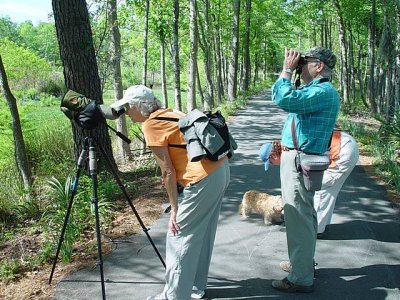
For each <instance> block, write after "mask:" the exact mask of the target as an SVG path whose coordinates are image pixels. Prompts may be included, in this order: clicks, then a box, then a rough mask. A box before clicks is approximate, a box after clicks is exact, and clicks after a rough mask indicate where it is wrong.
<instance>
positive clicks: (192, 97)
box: [187, 0, 198, 112]
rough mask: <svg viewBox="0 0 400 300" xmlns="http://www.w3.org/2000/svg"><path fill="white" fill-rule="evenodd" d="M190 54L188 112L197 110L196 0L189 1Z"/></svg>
mask: <svg viewBox="0 0 400 300" xmlns="http://www.w3.org/2000/svg"><path fill="white" fill-rule="evenodd" d="M189 6H190V9H189V27H190V50H189V51H190V53H189V76H188V93H187V111H188V112H189V111H192V110H193V109H195V108H196V77H197V76H196V75H197V47H198V46H197V17H196V0H190V1H189Z"/></svg>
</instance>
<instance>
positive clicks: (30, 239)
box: [0, 117, 400, 300]
mask: <svg viewBox="0 0 400 300" xmlns="http://www.w3.org/2000/svg"><path fill="white" fill-rule="evenodd" d="M355 121H357V122H364V123H366V122H367V123H370V124H369V125H371V126H376V124H374V121H370V119H369V120H368V119H365V120H364V119H363V118H361V119H360V117H358V118H357V120H355ZM360 163H361V165H362V166H363V167H364V169H365V170H366V172H368V174H369V175H370V176H372V177H374V178H375V179H376V180H377V181H378V182H380V183H381V184H382V185H385V183H384V182H383V180H382V178H380V177H379V176H382V175H381V174H377V173H376V172H375V171H374V167H373V165H372V164H373V157H371V156H369V155H367V154H366V153H365V151H364V150H363V149H361V150H360ZM127 169H129V166H128V168H127ZM121 171H122V172H124V171H125V170H121ZM123 181H124V182H125V183H129V182H135V183H136V184H137V185H138V186H139V190H138V192H137V194H136V195H135V196H132V199H133V204H134V206H135V208H136V210H137V211H138V213H139V215H140V217H141V219H142V220H143V222H144V224H145V225H146V227H147V226H150V225H151V224H152V223H154V221H155V220H157V218H159V217H160V215H161V214H162V213H163V211H162V204H163V203H166V202H167V199H168V198H167V194H166V192H165V190H164V188H163V187H162V185H161V181H160V180H159V178H157V177H155V176H154V174H146V175H143V174H140V175H139V176H138V175H136V176H134V175H129V174H125V175H124V178H123ZM387 191H388V195H389V197H390V199H391V200H392V201H393V202H395V203H397V204H399V205H400V196H399V194H398V193H396V191H395V190H394V189H390V187H387ZM118 201H121V202H124V203H125V205H121V206H120V207H121V208H120V209H119V210H118V211H117V212H116V217H115V219H114V220H113V222H112V225H111V226H110V228H109V229H108V230H107V232H106V233H104V234H103V237H102V240H103V241H104V246H103V253H105V254H106V253H110V252H111V251H112V250H113V245H115V243H113V241H115V240H116V239H123V237H125V236H129V235H132V234H136V233H138V232H140V231H141V227H140V225H139V223H138V221H137V219H136V218H135V216H134V214H133V212H132V210H131V208H130V207H129V206H128V204H126V201H125V199H124V198H123V197H122V196H121V199H119V200H118ZM40 241H41V235H40V234H39V233H36V234H35V233H33V234H29V235H24V236H18V237H17V238H16V239H15V240H13V241H10V242H7V243H5V244H3V245H0V259H7V258H11V257H16V256H18V257H20V259H22V260H23V259H24V258H26V257H28V256H29V255H33V254H34V253H35V252H36V251H37V250H38V247H39V245H40ZM90 243H92V244H94V245H95V239H94V238H93V237H92V238H91V239H88V240H86V241H85V242H83V243H81V244H79V245H76V247H75V249H74V255H73V261H72V262H71V263H69V264H63V263H61V262H58V263H57V267H56V270H55V273H54V277H53V281H52V283H51V284H48V280H49V275H50V272H51V267H52V265H51V264H46V265H43V266H41V267H40V268H39V269H38V270H34V271H31V272H27V273H25V274H24V276H23V277H22V278H20V279H18V280H16V281H13V282H8V283H6V282H0V299H4V300H8V299H10V300H11V299H12V300H19V299H21V300H22V299H49V298H50V297H51V295H52V293H53V291H54V288H55V286H56V285H57V283H58V282H59V281H60V280H61V279H62V278H64V277H65V276H66V275H68V274H69V273H71V272H73V271H76V270H78V269H80V268H84V267H87V266H93V265H94V264H95V262H96V256H97V255H96V251H97V249H96V247H95V246H94V247H92V248H93V251H92V252H91V253H85V252H83V251H82V249H84V248H85V246H87V244H90Z"/></svg>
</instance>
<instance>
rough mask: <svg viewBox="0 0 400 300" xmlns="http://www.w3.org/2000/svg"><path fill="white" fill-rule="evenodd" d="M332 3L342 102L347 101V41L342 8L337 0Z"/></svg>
mask: <svg viewBox="0 0 400 300" xmlns="http://www.w3.org/2000/svg"><path fill="white" fill-rule="evenodd" d="M333 5H334V6H335V8H336V11H337V14H338V21H339V23H338V24H339V43H340V62H341V64H340V66H341V69H340V71H341V72H340V75H341V76H340V79H341V82H340V83H341V92H342V97H343V101H344V103H346V104H348V102H349V72H348V66H347V64H348V61H347V58H348V57H347V42H346V32H345V24H344V20H343V15H342V9H341V7H340V3H339V0H334V1H333Z"/></svg>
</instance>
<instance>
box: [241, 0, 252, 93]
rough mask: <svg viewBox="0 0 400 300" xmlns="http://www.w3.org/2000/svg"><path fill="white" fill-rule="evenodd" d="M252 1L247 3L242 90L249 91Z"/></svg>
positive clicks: (249, 0)
mask: <svg viewBox="0 0 400 300" xmlns="http://www.w3.org/2000/svg"><path fill="white" fill-rule="evenodd" d="M250 20H251V0H246V2H245V31H244V41H243V83H242V90H243V91H247V90H248V89H249V83H250V66H251V63H250V22H251V21H250Z"/></svg>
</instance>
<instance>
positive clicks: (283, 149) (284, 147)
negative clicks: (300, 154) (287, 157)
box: [282, 146, 295, 151]
mask: <svg viewBox="0 0 400 300" xmlns="http://www.w3.org/2000/svg"><path fill="white" fill-rule="evenodd" d="M291 150H295V149H294V148H289V147H286V146H282V151H291Z"/></svg>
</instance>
